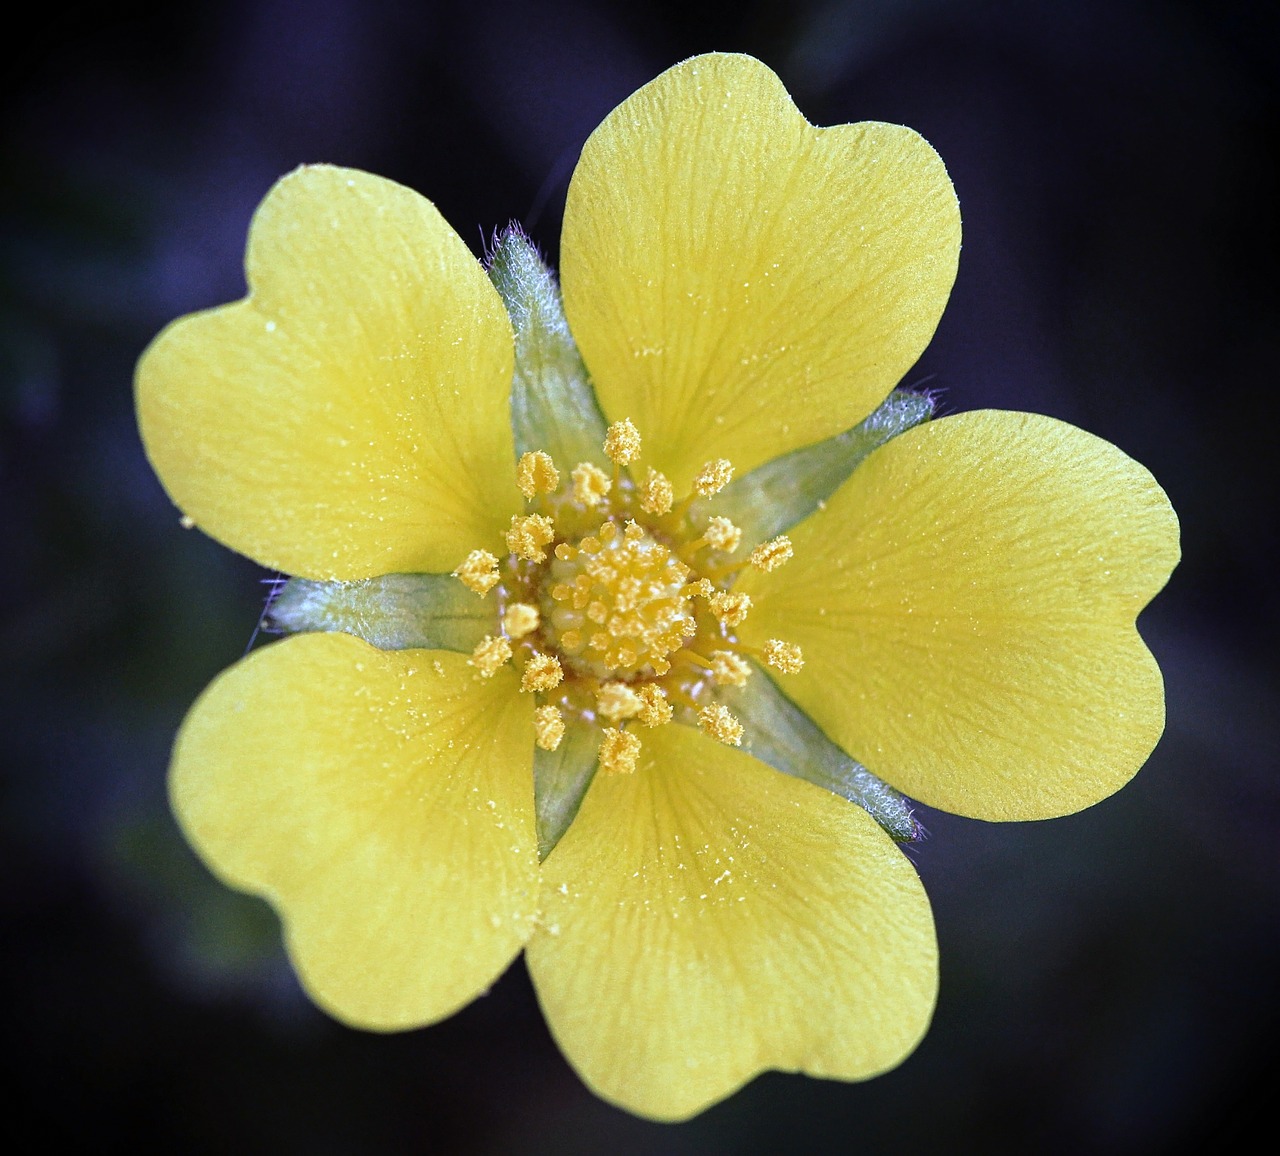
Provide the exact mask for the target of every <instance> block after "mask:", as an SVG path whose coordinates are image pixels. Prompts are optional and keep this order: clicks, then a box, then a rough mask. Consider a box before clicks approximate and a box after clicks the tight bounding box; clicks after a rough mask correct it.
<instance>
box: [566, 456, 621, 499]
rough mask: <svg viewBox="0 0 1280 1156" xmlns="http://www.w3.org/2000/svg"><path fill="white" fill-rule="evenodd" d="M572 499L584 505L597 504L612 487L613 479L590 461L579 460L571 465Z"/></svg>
mask: <svg viewBox="0 0 1280 1156" xmlns="http://www.w3.org/2000/svg"><path fill="white" fill-rule="evenodd" d="M571 476H572V478H573V497H574V501H577V502H581V503H582V504H583V505H584V506H598V505H599V504H600V503H601V502H603V501H604V500H605V498H606V497H607V496H608V494H609V491H610V490H611V489H612V488H613V481H612V480H611V479H610V477H609V475H608V474H606V473H605V472H604V470H602V469H601V468H600V467H599V466H593V465H592V464H591V463H590V462H580V463H579V464H578V465H576V466H574V467H573V473H572V474H571Z"/></svg>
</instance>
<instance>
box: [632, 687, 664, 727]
mask: <svg viewBox="0 0 1280 1156" xmlns="http://www.w3.org/2000/svg"><path fill="white" fill-rule="evenodd" d="M637 693H638V694H639V697H640V710H639V712H638V713H637V714H636V717H637V718H638V719H639V720H640V722H641V723H642V724H643V725H645V726H647V727H660V726H662V725H663V724H664V723H669V722H670V721H671V704H670V703H669V702H668V701H667V692H666V691H665V690H663V689H662V687H660V686H658V685H657V684H656V683H652V682H646V683H645V684H644V686H642V687H641V688H640V690H639V691H638V692H637Z"/></svg>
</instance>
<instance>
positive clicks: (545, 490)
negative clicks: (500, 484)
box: [516, 450, 560, 498]
mask: <svg viewBox="0 0 1280 1156" xmlns="http://www.w3.org/2000/svg"><path fill="white" fill-rule="evenodd" d="M516 485H517V486H519V487H520V492H521V493H522V494H523V495H524V496H525V497H526V498H533V497H535V496H536V495H538V494H554V493H555V492H556V487H557V486H559V485H560V471H559V470H557V469H556V464H555V462H553V461H552V460H551V455H550V454H548V453H544V452H543V451H542V450H534V451H533V452H532V453H527V454H521V455H520V460H519V461H518V462H517V463H516Z"/></svg>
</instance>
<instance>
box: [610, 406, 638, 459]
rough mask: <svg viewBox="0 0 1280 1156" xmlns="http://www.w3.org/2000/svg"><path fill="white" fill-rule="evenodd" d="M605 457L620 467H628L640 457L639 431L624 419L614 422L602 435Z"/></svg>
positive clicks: (628, 419) (629, 420) (627, 419)
mask: <svg viewBox="0 0 1280 1156" xmlns="http://www.w3.org/2000/svg"><path fill="white" fill-rule="evenodd" d="M604 452H605V456H606V457H607V458H608V459H609V460H610V461H611V462H614V463H616V464H617V465H620V466H625V465H629V464H630V463H631V462H634V461H635V460H636V458H638V457H639V456H640V431H639V430H638V429H636V427H635V426H634V425H632V424H631V419H630V418H627V417H624V418H623V419H622V420H621V421H615V422H614V423H613V424H612V425H611V426H610V427H609V429H608V431H607V432H606V433H605V435H604Z"/></svg>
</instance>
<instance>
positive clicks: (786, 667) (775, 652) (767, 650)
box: [764, 638, 804, 674]
mask: <svg viewBox="0 0 1280 1156" xmlns="http://www.w3.org/2000/svg"><path fill="white" fill-rule="evenodd" d="M764 660H765V662H767V663H768V664H769V665H770V666H772V667H773V668H774V670H780V671H782V673H783V674H795V673H796V671H798V670H799V669H800V668H801V667H802V666H804V655H803V654H802V653H801V652H800V647H798V646H797V645H796V644H795V643H794V642H783V641H782V639H781V638H771V639H769V641H768V642H766V643H765V644H764Z"/></svg>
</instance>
